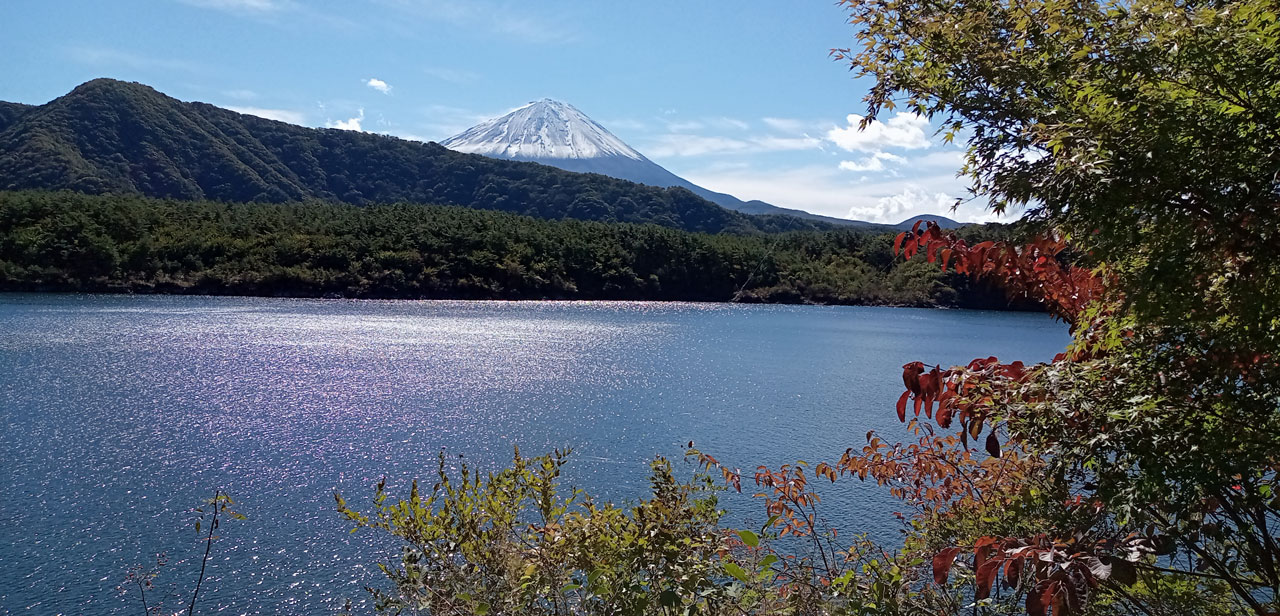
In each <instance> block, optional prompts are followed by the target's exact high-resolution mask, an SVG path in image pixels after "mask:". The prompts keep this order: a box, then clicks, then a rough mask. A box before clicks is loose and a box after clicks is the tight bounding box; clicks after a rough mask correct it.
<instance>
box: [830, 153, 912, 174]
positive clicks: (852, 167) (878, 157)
mask: <svg viewBox="0 0 1280 616" xmlns="http://www.w3.org/2000/svg"><path fill="white" fill-rule="evenodd" d="M905 162H907V159H905V158H903V157H901V156H898V155H897V154H890V153H888V152H876V153H875V154H872V155H871V156H868V157H866V158H863V159H862V160H842V161H840V165H839V166H840V168H841V169H844V170H845V171H884V170H885V163H896V164H902V163H905Z"/></svg>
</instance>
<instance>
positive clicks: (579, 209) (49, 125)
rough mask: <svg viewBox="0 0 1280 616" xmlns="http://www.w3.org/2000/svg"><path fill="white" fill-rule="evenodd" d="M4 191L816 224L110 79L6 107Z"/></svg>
mask: <svg viewBox="0 0 1280 616" xmlns="http://www.w3.org/2000/svg"><path fill="white" fill-rule="evenodd" d="M0 189H7V190H17V189H72V190H77V191H81V192H88V193H124V194H142V195H146V196H152V197H171V198H179V199H188V200H190V199H213V200H221V201H269V202H284V201H300V200H308V199H322V200H332V201H344V202H349V203H355V204H363V203H371V202H394V201H415V202H423V203H438V204H444V205H461V206H467V207H476V208H482V209H494V210H503V211H509V212H515V213H520V214H525V215H530V216H537V217H540V218H580V219H586V220H602V221H615V220H616V221H625V222H648V223H655V224H660V225H664V226H669V227H675V228H680V229H685V230H690V231H707V232H719V231H725V230H740V231H751V230H767V231H774V230H786V229H796V228H819V227H822V225H815V224H814V223H810V222H806V221H802V220H799V219H794V218H787V217H768V218H757V217H748V216H745V215H742V214H739V213H737V212H731V211H728V210H726V209H724V208H721V207H719V206H717V205H715V204H713V203H710V202H708V201H706V200H704V199H701V198H699V197H698V196H696V195H695V194H693V193H691V192H689V191H687V190H680V189H671V190H665V189H660V188H654V187H651V186H641V185H638V184H634V183H631V182H626V181H622V180H617V179H613V178H609V177H604V176H601V175H586V174H579V173H569V172H566V171H562V170H559V169H555V168H552V167H547V166H543V165H537V164H529V163H520V162H512V161H503V160H497V159H493V158H488V157H484V156H475V155H469V154H461V153H458V152H454V151H451V150H449V149H446V148H444V147H441V146H440V145H437V144H434V143H419V142H413V141H405V140H402V139H396V138H394V137H386V136H381V135H372V134H368V133H359V132H352V131H343V130H335V129H312V128H303V127H299V126H294V125H292V124H285V123H282V122H276V121H273V120H267V119H264V118H259V117H256V116H249V115H242V114H239V113H235V112H233V111H230V110H226V109H221V108H218V107H214V106H212V105H207V104H204V103H185V102H182V101H179V100H176V99H173V98H170V97H168V96H165V95H163V94H161V93H159V92H157V91H155V90H153V89H151V88H149V87H147V86H144V85H142V84H137V83H126V82H121V81H115V80H110V79H97V80H94V81H90V82H88V83H85V84H83V85H81V86H79V87H77V88H76V89H74V90H72V91H71V92H70V93H69V94H67V95H65V96H62V97H60V98H58V99H55V100H53V101H50V102H49V103H46V104H44V105H39V106H24V105H15V104H11V103H9V104H5V105H3V106H0Z"/></svg>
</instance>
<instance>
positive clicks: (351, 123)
mask: <svg viewBox="0 0 1280 616" xmlns="http://www.w3.org/2000/svg"><path fill="white" fill-rule="evenodd" d="M361 122H364V109H363V108H362V109H358V110H357V111H356V116H355V117H353V118H348V119H346V120H338V121H336V122H335V121H332V120H330V121H328V122H325V123H324V126H325V128H337V129H340V130H354V131H363V130H364V129H363V128H361V127H360V123H361Z"/></svg>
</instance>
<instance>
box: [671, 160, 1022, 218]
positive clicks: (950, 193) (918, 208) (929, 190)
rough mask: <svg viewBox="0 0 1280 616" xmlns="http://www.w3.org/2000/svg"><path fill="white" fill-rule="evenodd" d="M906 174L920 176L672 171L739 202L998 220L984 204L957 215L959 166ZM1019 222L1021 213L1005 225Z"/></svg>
mask: <svg viewBox="0 0 1280 616" xmlns="http://www.w3.org/2000/svg"><path fill="white" fill-rule="evenodd" d="M903 169H904V171H916V172H918V173H916V174H915V175H912V176H909V177H901V178H897V177H885V176H883V175H875V174H872V175H870V176H869V177H865V176H864V177H856V176H854V175H852V174H850V173H849V172H847V171H843V170H841V169H838V168H837V167H836V166H835V165H830V164H814V165H807V166H801V167H790V168H780V167H777V166H774V165H767V166H765V165H759V164H751V165H749V166H744V165H720V164H714V163H713V164H710V165H708V166H705V167H701V168H694V169H672V171H673V172H675V173H676V174H677V175H680V176H681V177H684V178H686V179H688V180H689V181H691V182H693V183H695V184H697V185H699V186H703V187H705V188H708V189H710V190H715V191H718V192H724V193H728V194H731V195H733V196H735V197H738V198H739V199H744V200H749V199H760V200H762V201H765V202H767V203H772V204H773V205H777V206H781V207H789V208H795V209H799V210H805V211H807V212H813V213H814V214H822V215H825V216H834V217H837V218H852V219H855V220H865V221H869V222H879V223H898V222H901V221H903V220H905V219H907V218H910V217H912V216H915V215H918V214H938V215H941V216H947V217H949V218H954V219H956V220H959V221H962V222H988V221H992V220H997V217H996V216H994V215H993V214H991V213H990V212H989V211H987V210H986V207H985V203H984V202H982V201H965V202H964V203H963V204H962V205H961V206H960V208H959V209H958V210H957V211H955V212H952V211H951V206H952V204H953V203H954V202H955V199H954V198H955V197H959V196H967V195H968V191H967V187H968V182H967V180H965V179H964V178H957V177H955V167H944V166H939V167H934V168H932V169H926V168H922V167H921V166H920V165H918V164H917V161H916V160H915V159H910V160H908V161H907V163H906V164H905V165H904V167H903ZM1014 217H1016V214H1014V215H1012V216H1006V217H1004V218H1000V219H999V220H1009V219H1010V218H1014Z"/></svg>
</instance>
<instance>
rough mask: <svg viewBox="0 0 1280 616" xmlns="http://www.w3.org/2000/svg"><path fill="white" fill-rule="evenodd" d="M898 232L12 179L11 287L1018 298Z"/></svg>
mask: <svg viewBox="0 0 1280 616" xmlns="http://www.w3.org/2000/svg"><path fill="white" fill-rule="evenodd" d="M966 233H967V234H969V235H968V236H969V237H973V238H977V237H983V236H988V237H991V236H996V235H997V234H999V233H1002V229H1001V228H1000V227H998V226H990V227H974V228H973V229H971V230H967V231H966ZM891 240H892V236H891V235H889V234H879V235H876V234H869V233H866V232H858V231H848V230H846V231H831V232H821V233H819V232H804V233H789V234H781V235H729V234H722V235H705V234H697V233H688V232H684V231H679V230H676V229H670V228H665V227H659V226H655V225H632V224H619V223H615V224H606V223H592V222H583V221H575V220H563V221H547V220H538V219H534V218H527V217H523V216H515V215H512V214H505V213H499V212H490V211H481V210H471V209H465V208H455V207H439V206H424V205H412V204H398V205H379V206H366V207H357V206H350V205H334V204H323V203H305V204H287V205H277V204H226V203H212V202H182V201H160V200H152V199H142V198H138V197H123V196H116V197H93V196H87V195H80V194H76V193H68V192H62V193H44V192H26V193H3V192H0V290H70V291H124V292H140V293H147V292H160V293H165V292H167V293H205V294H236V295H267V296H295V297H320V296H341V297H361V298H458V299H614V300H626V299H645V300H686V301H734V300H737V301H747V302H752V301H755V302H784V303H798V302H812V303H839V304H906V305H914V306H930V305H951V304H956V303H959V304H961V305H987V304H992V305H994V306H996V307H1005V306H1007V305H1008V303H1007V302H1005V301H1004V300H1003V298H1002V297H1000V296H999V295H998V294H993V293H991V292H989V291H985V290H983V289H981V288H977V287H971V286H970V285H968V284H967V282H966V281H965V280H964V279H963V278H960V277H957V276H945V275H943V274H941V273H939V272H938V271H937V269H936V268H933V267H930V266H929V265H927V264H926V263H924V262H923V260H922V259H921V260H917V261H916V262H911V263H901V264H895V263H894V262H893V260H892V257H891V255H890V254H889V245H890V242H891Z"/></svg>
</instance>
